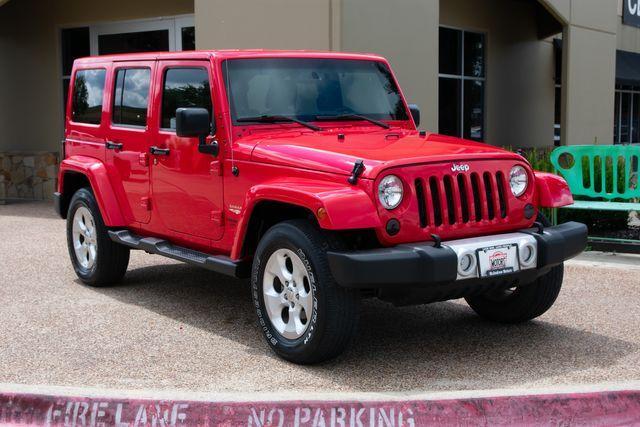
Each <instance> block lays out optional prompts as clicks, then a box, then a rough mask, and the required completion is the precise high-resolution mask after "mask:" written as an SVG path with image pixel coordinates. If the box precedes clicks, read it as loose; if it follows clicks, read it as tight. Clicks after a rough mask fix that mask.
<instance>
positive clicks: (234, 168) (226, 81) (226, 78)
mask: <svg viewBox="0 0 640 427" xmlns="http://www.w3.org/2000/svg"><path fill="white" fill-rule="evenodd" d="M224 84H225V87H226V89H227V100H228V101H229V109H231V83H230V80H229V60H228V59H225V60H224ZM229 119H230V120H231V119H232V118H231V111H229ZM233 139H234V134H233V124H232V126H231V132H230V133H229V150H230V151H231V174H232V175H233V176H238V174H240V170H239V169H238V167H237V166H236V162H235V159H234V157H233Z"/></svg>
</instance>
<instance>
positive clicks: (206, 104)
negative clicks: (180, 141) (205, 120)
mask: <svg viewBox="0 0 640 427" xmlns="http://www.w3.org/2000/svg"><path fill="white" fill-rule="evenodd" d="M183 107H187V108H188V107H197V108H206V109H207V110H208V111H209V117H211V111H212V108H211V89H210V85H209V74H208V73H207V70H205V69H204V68H171V69H169V70H167V72H166V73H165V76H164V87H163V90H162V123H161V127H162V128H163V129H175V128H176V110H177V109H178V108H183Z"/></svg>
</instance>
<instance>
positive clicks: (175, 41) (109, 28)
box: [89, 15, 195, 55]
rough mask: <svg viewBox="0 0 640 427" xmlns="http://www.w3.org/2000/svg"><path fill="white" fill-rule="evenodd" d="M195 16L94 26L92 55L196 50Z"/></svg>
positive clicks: (91, 32) (91, 31)
mask: <svg viewBox="0 0 640 427" xmlns="http://www.w3.org/2000/svg"><path fill="white" fill-rule="evenodd" d="M194 25H195V24H194V18H193V15H188V16H175V17H170V18H153V19H145V20H138V21H125V22H115V23H103V24H97V25H92V26H91V27H90V28H89V30H90V39H91V55H109V54H118V53H135V52H160V51H180V50H193V49H195V26H194Z"/></svg>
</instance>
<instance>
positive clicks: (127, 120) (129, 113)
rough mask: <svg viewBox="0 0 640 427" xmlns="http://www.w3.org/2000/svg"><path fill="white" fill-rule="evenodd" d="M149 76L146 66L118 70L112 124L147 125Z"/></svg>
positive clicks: (149, 72)
mask: <svg viewBox="0 0 640 427" xmlns="http://www.w3.org/2000/svg"><path fill="white" fill-rule="evenodd" d="M150 77H151V70H150V69H148V68H128V69H121V70H118V72H117V73H116V87H115V93H114V97H113V113H112V117H111V121H112V123H113V124H119V125H130V126H146V125H147V109H148V105H149V81H150Z"/></svg>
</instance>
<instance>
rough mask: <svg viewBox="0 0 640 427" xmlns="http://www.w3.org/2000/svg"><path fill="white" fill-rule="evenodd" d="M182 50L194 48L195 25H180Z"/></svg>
mask: <svg viewBox="0 0 640 427" xmlns="http://www.w3.org/2000/svg"><path fill="white" fill-rule="evenodd" d="M180 32H181V34H182V40H181V42H182V50H196V27H182V28H181V29H180Z"/></svg>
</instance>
